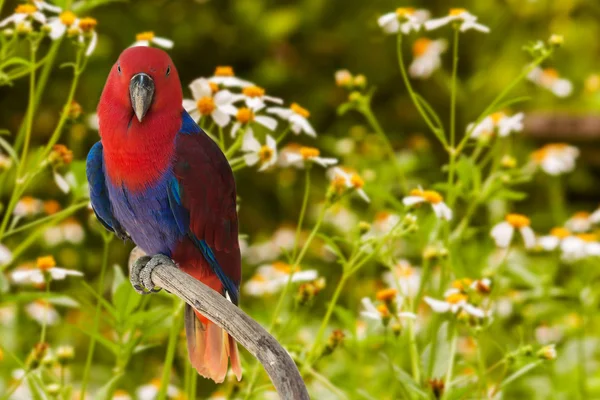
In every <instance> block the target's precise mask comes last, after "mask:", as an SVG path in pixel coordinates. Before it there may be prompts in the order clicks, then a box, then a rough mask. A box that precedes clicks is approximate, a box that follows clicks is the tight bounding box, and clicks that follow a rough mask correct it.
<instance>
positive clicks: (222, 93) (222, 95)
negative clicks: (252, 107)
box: [207, 81, 233, 106]
mask: <svg viewBox="0 0 600 400" xmlns="http://www.w3.org/2000/svg"><path fill="white" fill-rule="evenodd" d="M207 83H208V81H207ZM208 87H209V89H210V85H209V86H208ZM214 101H215V104H216V105H217V106H224V105H226V104H231V103H232V102H233V94H232V93H231V92H230V91H229V90H219V91H218V92H217V93H216V94H215V97H214Z"/></svg>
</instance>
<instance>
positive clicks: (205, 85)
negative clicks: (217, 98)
mask: <svg viewBox="0 0 600 400" xmlns="http://www.w3.org/2000/svg"><path fill="white" fill-rule="evenodd" d="M189 88H190V90H191V91H192V96H193V97H194V100H196V101H198V100H200V99H201V98H203V97H212V89H211V88H210V83H209V82H208V80H207V79H205V78H198V79H194V80H193V81H192V82H191V83H190V84H189Z"/></svg>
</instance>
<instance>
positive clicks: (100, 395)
mask: <svg viewBox="0 0 600 400" xmlns="http://www.w3.org/2000/svg"><path fill="white" fill-rule="evenodd" d="M122 377H123V373H120V374H118V375H115V376H113V377H112V379H111V380H109V381H108V382H106V384H105V385H104V386H102V387H101V388H100V390H98V392H97V393H96V395H95V396H94V400H110V399H112V398H113V393H114V392H115V390H116V389H117V384H118V383H119V380H121V378H122Z"/></svg>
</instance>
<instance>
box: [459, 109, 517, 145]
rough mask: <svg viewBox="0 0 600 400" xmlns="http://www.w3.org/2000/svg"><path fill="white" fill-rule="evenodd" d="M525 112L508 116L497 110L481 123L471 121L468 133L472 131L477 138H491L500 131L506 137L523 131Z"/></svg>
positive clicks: (499, 134)
mask: <svg viewBox="0 0 600 400" xmlns="http://www.w3.org/2000/svg"><path fill="white" fill-rule="evenodd" d="M524 117H525V114H523V113H517V114H514V115H512V116H508V115H507V114H505V113H503V112H497V113H494V114H491V115H488V116H487V117H485V118H484V119H483V120H482V121H481V122H480V123H479V124H477V125H475V124H474V123H471V124H469V125H468V126H467V133H469V132H471V137H472V138H474V139H476V138H479V137H486V138H489V137H491V136H493V135H494V133H496V132H497V133H498V136H500V137H506V136H508V135H510V134H511V133H513V132H522V131H523V118H524Z"/></svg>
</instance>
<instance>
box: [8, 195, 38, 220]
mask: <svg viewBox="0 0 600 400" xmlns="http://www.w3.org/2000/svg"><path fill="white" fill-rule="evenodd" d="M43 210H44V203H43V202H42V201H41V200H40V199H36V198H34V197H31V196H25V197H23V198H21V200H19V201H18V202H17V204H16V206H15V208H14V210H13V215H14V216H15V217H30V216H33V215H37V214H39V213H41V212H42V211H43Z"/></svg>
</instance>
